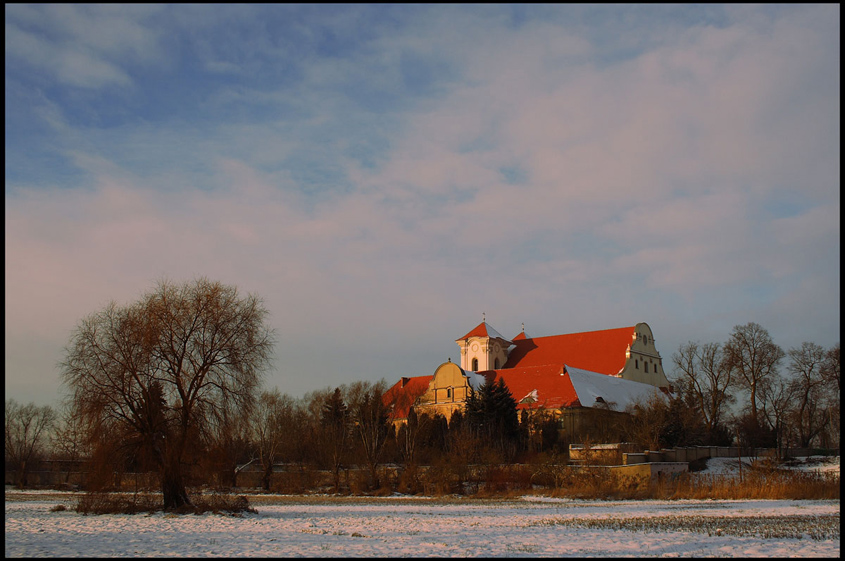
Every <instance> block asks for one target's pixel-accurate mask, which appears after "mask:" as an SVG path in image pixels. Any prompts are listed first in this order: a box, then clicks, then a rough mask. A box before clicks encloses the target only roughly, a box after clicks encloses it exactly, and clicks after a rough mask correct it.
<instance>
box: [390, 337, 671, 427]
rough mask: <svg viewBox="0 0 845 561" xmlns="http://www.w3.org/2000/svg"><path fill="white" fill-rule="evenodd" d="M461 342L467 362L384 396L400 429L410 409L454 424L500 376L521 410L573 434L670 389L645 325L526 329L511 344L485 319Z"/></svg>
mask: <svg viewBox="0 0 845 561" xmlns="http://www.w3.org/2000/svg"><path fill="white" fill-rule="evenodd" d="M455 343H457V345H458V347H459V348H460V353H461V354H460V357H461V359H460V364H457V363H453V362H451V360H449V361H447V362H445V363H443V364H441V365H440V366H439V367H437V369H436V370H435V371H434V374H433V375H430V376H416V377H403V378H402V379H401V380H399V381H398V382H397V383H396V384H395V385H394V386H393V387H391V388H390V389H389V390H388V391H387V392H386V393H385V396H384V398H385V402H386V403H387V404H388V407H390V408H391V416H392V420H393V422H394V423H395V424H396V425H397V426H398V425H399V424H401V423H404V422H405V420H406V419H407V417H408V413H409V411H410V409H411V407H413V408H414V410H415V412H416V413H417V414H418V415H420V414H428V415H432V416H433V415H435V414H440V415H443V416H444V417H446V419H447V420H448V419H449V418H451V416H452V413H454V412H455V411H456V410H459V409H463V408H464V406H465V404H466V399H467V396H468V395H469V392H470V388H472V389H477V388H479V387H480V386H481V385H482V384H484V383H487V382H489V383H492V382H495V381H496V380H498V379H499V378H501V379H502V380H504V382H505V384H506V385H507V387H508V389H509V390H510V392H511V394H512V395H513V397H514V399H515V400H516V401H517V404H518V405H517V409H518V410H520V411H526V412H528V413H529V414H533V413H537V412H545V413H549V414H552V415H554V416H555V417H556V418H557V419H558V420H559V422H560V426H561V429H562V430H563V431H564V432H568V433H570V434H576V433H579V432H583V430H584V429H585V428H586V427H594V426H597V425H602V424H605V425H606V424H607V422H608V419H611V420H612V419H613V418H614V416H618V415H622V414H623V413H622V412H624V411H625V408H626V407H627V406H628V405H629V404H632V403H634V402H636V401H645V400H648V399H649V398H650V397H651V396H653V395H665V394H666V393H667V392H669V391H671V389H670V385H669V381H668V379H667V378H666V375H665V373H664V371H663V364H662V360H661V357H660V353H659V352H658V351H657V348H656V346H655V341H654V334H653V333H652V331H651V328H650V327H649V326H648V325H647V324H645V323H638V324H636V325H634V326H630V327H620V328H615V329H606V330H601V331H588V332H583V333H570V334H565V335H552V336H546V337H528V336H527V335H526V334H525V329H524V327H523V330H522V332H520V333H519V334H518V335H516V336H515V337H513V338H512V339H508V338H506V337H504V336H503V335H502V334H501V333H499V332H498V331H496V330H495V329H494V328H493V327H492V326H491V325H490V324H488V323H487V322H486V321H482V322H481V323H480V324H478V325H477V326H476V327H475V328H473V329H472V330H470V331H469V332H468V333H466V334H465V335H463V336H462V337H459V338H458V339H456V340H455ZM608 438H610V436H608Z"/></svg>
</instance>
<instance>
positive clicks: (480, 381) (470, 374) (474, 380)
mask: <svg viewBox="0 0 845 561" xmlns="http://www.w3.org/2000/svg"><path fill="white" fill-rule="evenodd" d="M464 374H465V375H466V377H467V382H469V385H470V386H472V389H473V390H475V391H478V390H479V389H480V388H481V386H483V385H484V384H486V383H487V378H485V377H484V376H482V375H481V374H479V373H478V372H474V371H472V370H464Z"/></svg>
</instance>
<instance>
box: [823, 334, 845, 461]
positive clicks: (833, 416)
mask: <svg viewBox="0 0 845 561" xmlns="http://www.w3.org/2000/svg"><path fill="white" fill-rule="evenodd" d="M839 357H840V346H839V343H836V345H834V346H833V347H831V348H830V349H828V350H827V351H825V356H824V362H823V363H822V365H821V373H822V379H823V380H824V381H825V393H826V396H827V399H826V410H827V428H826V430H825V431H823V432H822V441H823V442H822V445H823V446H825V447H827V448H839V429H840V419H841V414H840V411H841V409H840V397H841V391H842V389H841V385H840V380H841V368H840V359H839Z"/></svg>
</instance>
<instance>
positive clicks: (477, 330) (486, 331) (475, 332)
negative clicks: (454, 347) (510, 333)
mask: <svg viewBox="0 0 845 561" xmlns="http://www.w3.org/2000/svg"><path fill="white" fill-rule="evenodd" d="M470 337H490V338H498V339H501V340H502V341H507V342H508V343H509V342H510V340H508V339H505V337H504V336H503V335H502V334H501V333H499V332H498V331H496V330H495V329H493V327H492V326H491V325H490V324H489V323H487V322H486V321H482V322H481V323H479V324H478V325H476V326H475V327H474V328H473V329H472V331H470V332H469V333H467V334H466V335H464V336H463V337H458V338H457V339H455V341H456V342H457V341H463V340H465V339H469V338H470Z"/></svg>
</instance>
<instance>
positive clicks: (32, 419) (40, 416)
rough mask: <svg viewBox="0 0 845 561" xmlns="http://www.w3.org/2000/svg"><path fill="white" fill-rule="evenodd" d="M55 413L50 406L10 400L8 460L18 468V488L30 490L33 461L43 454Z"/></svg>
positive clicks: (7, 432) (7, 405)
mask: <svg viewBox="0 0 845 561" xmlns="http://www.w3.org/2000/svg"><path fill="white" fill-rule="evenodd" d="M54 419H55V413H54V412H53V409H52V408H51V407H50V406H49V405H44V406H42V407H38V406H37V405H35V404H34V403H29V404H27V405H22V404H20V403H18V402H17V401H15V400H14V399H7V400H6V461H7V462H9V463H11V464H12V465H15V466H17V486H18V487H20V488H23V487H26V485H27V484H28V480H27V475H28V474H29V469H30V465H31V462H32V461H33V460H34V459H35V458H37V457H38V456H39V455H40V454H41V453H42V452H43V446H44V443H45V441H46V437H47V433H48V431H49V430H50V427H51V426H52V424H53V421H54Z"/></svg>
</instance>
